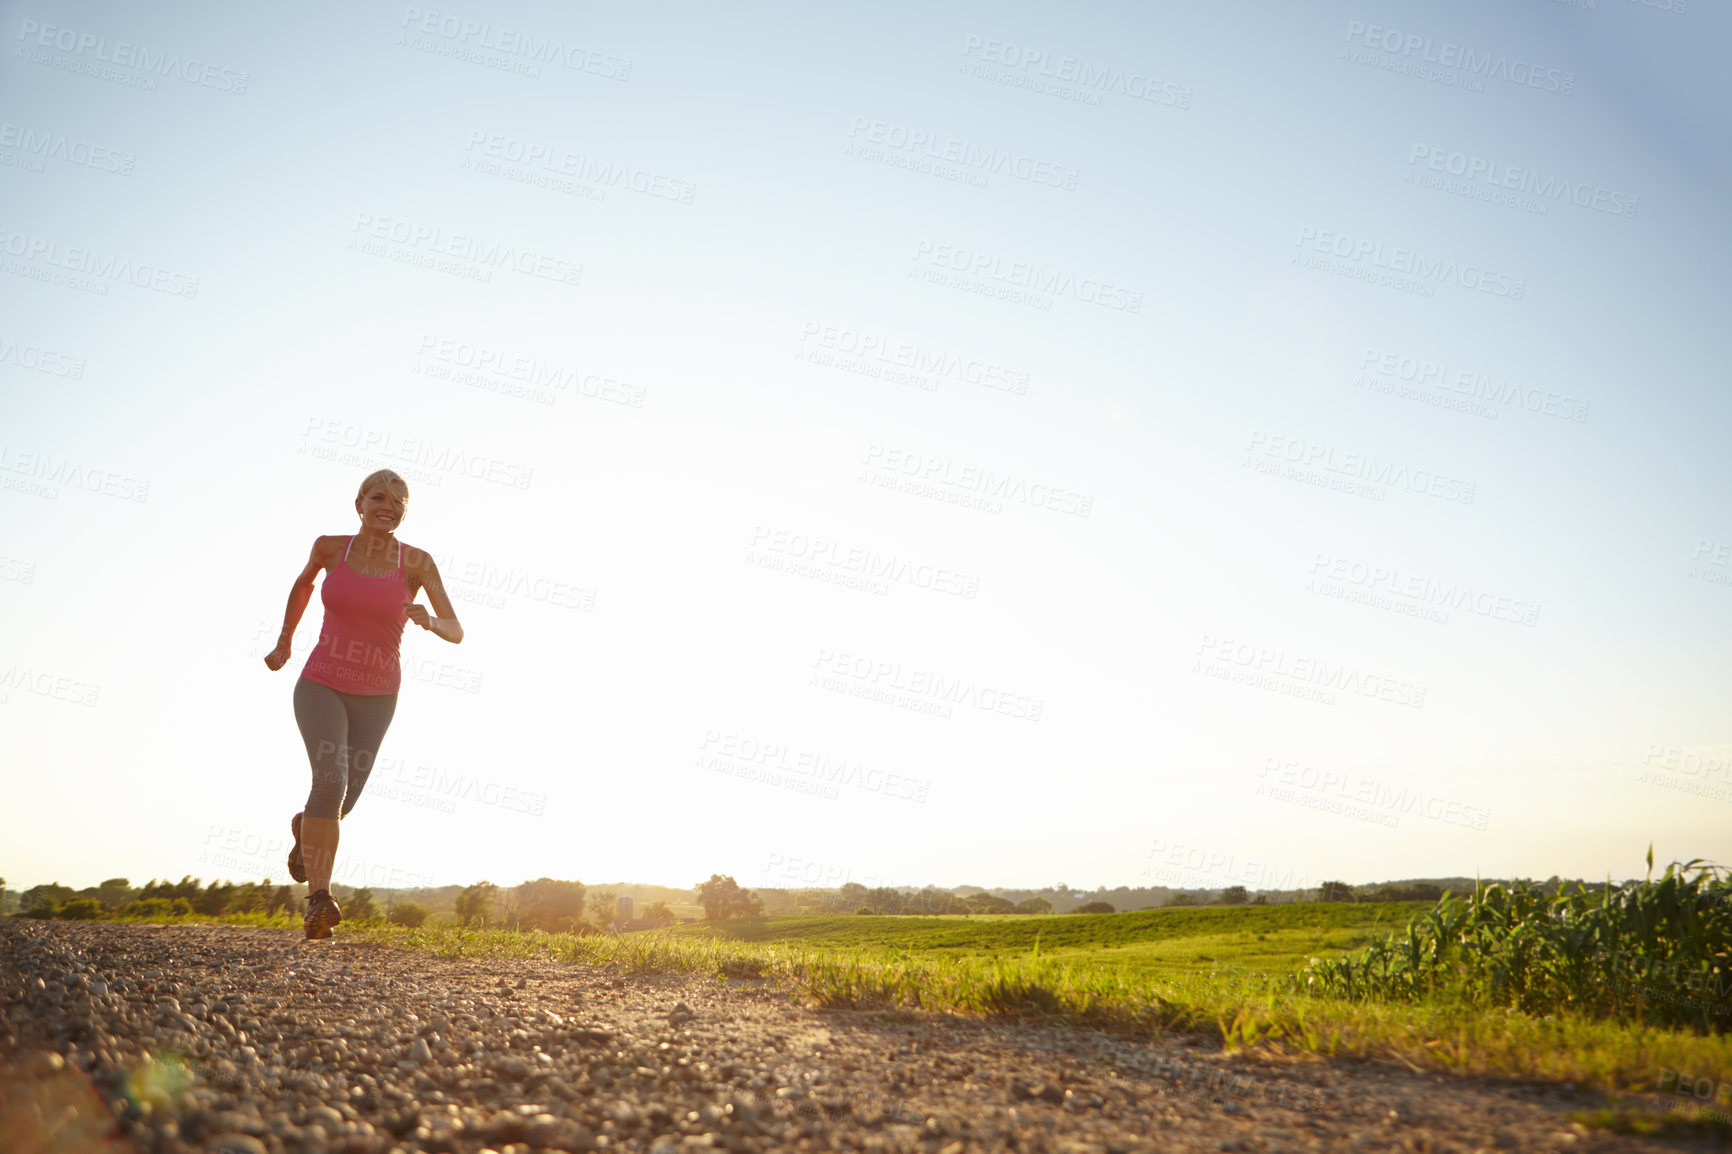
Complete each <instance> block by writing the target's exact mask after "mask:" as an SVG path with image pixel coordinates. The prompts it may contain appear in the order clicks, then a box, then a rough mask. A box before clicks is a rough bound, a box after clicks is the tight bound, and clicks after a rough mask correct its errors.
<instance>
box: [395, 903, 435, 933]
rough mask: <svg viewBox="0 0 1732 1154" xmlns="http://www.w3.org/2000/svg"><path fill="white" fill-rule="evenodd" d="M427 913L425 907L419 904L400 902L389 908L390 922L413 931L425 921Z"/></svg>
mask: <svg viewBox="0 0 1732 1154" xmlns="http://www.w3.org/2000/svg"><path fill="white" fill-rule="evenodd" d="M427 913H428V910H427V907H426V906H424V905H421V904H420V903H419V902H400V903H397V904H395V905H393V906H392V907H391V921H392V923H393V924H395V925H399V926H408V927H409V928H410V929H414V928H415V927H417V926H419V925H420V924H421V923H422V922H424V921H426V920H427Z"/></svg>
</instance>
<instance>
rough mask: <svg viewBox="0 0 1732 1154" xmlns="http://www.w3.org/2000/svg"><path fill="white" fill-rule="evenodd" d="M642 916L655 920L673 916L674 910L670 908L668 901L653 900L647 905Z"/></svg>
mask: <svg viewBox="0 0 1732 1154" xmlns="http://www.w3.org/2000/svg"><path fill="white" fill-rule="evenodd" d="M641 916H642V917H643V918H645V919H646V920H653V919H655V918H672V917H673V916H674V912H673V911H672V910H670V909H668V904H667V903H666V902H651V903H650V904H649V905H648V906H647V907H645V909H644V912H643V914H642V915H641Z"/></svg>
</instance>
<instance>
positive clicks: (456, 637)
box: [404, 549, 463, 645]
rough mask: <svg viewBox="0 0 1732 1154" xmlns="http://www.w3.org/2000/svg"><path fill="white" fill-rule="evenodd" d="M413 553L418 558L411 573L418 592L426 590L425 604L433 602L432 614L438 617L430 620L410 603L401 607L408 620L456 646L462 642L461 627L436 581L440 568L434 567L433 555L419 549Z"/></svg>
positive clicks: (446, 595) (438, 581)
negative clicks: (419, 589)
mask: <svg viewBox="0 0 1732 1154" xmlns="http://www.w3.org/2000/svg"><path fill="white" fill-rule="evenodd" d="M415 552H416V553H417V554H419V556H418V557H416V558H415V564H413V565H412V566H410V572H411V573H413V574H414V576H415V579H416V580H417V581H418V582H419V583H420V586H421V588H423V589H425V590H427V600H429V601H431V602H433V612H434V613H436V614H438V616H436V617H435V616H431V615H430V614H428V612H427V610H426V609H424V608H422V607H421V606H419V605H416V604H414V602H413V600H411V601H410V602H409V603H407V604H406V605H405V606H404V608H405V610H406V611H407V612H408V614H409V620H411V621H413V622H414V623H415V624H417V625H419V626H420V627H421V628H423V629H425V630H427V631H428V632H429V633H433V634H435V635H437V636H439V637H442V638H444V639H445V640H446V641H449V642H451V644H453V645H456V644H457V643H459V642H460V641H462V640H463V623H462V622H461V621H458V620H457V610H455V609H453V608H452V607H451V598H450V596H449V595H448V594H447V593H446V592H445V583H444V582H443V581H441V580H440V579H439V566H437V565H435V564H434V563H433V556H432V554H430V553H427V552H425V551H424V550H421V549H417V550H415ZM410 597H411V598H413V597H414V594H413V593H411V594H410Z"/></svg>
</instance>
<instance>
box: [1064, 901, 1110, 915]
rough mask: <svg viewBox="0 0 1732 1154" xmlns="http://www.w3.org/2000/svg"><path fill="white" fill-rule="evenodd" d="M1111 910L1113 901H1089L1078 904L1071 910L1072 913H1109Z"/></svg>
mask: <svg viewBox="0 0 1732 1154" xmlns="http://www.w3.org/2000/svg"><path fill="white" fill-rule="evenodd" d="M1112 912H1113V903H1111V902H1089V903H1088V904H1087V905H1083V906H1078V907H1077V908H1076V909H1074V910H1072V911H1071V913H1073V914H1110V913H1112Z"/></svg>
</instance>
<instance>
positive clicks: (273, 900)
mask: <svg viewBox="0 0 1732 1154" xmlns="http://www.w3.org/2000/svg"><path fill="white" fill-rule="evenodd" d="M294 900H295V899H294V896H293V895H291V894H290V893H289V887H288V886H278V887H277V888H276V889H274V890H272V891H271V896H270V898H269V899H268V900H266V902H265V912H266V913H268V914H273V915H274V914H275V913H276V912H277V911H278V910H286V909H289V908H290V907H291V905H292V904H293V902H294ZM377 912H378V911H377V910H375V911H374V913H375V914H377Z"/></svg>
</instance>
